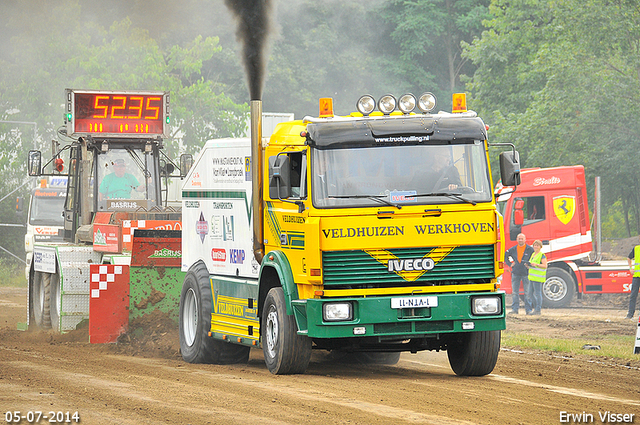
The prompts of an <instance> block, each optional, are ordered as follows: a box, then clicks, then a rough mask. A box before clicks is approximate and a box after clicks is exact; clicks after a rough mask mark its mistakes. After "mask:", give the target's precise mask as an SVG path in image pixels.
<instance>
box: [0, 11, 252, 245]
mask: <svg viewBox="0 0 640 425" xmlns="http://www.w3.org/2000/svg"><path fill="white" fill-rule="evenodd" d="M86 3H87V2H85V1H83V2H80V1H79V0H63V1H59V2H54V3H51V2H45V1H42V0H25V1H24V2H20V5H15V4H6V5H5V4H3V5H2V6H0V10H2V9H5V11H6V10H8V11H10V18H11V19H7V18H8V16H7V15H6V14H5V15H4V17H3V18H1V19H0V22H2V23H3V24H4V25H3V28H2V32H3V33H9V34H11V37H10V40H9V41H10V42H9V43H6V45H4V46H3V47H2V50H1V51H0V52H1V53H2V55H1V56H0V67H1V68H2V69H3V72H2V73H1V74H0V99H1V100H0V121H20V122H27V123H35V125H34V126H30V125H23V124H11V123H4V124H3V123H0V172H2V173H3V174H2V175H3V179H2V181H1V182H0V195H3V194H6V193H9V192H11V191H12V190H14V189H15V188H17V187H19V186H20V185H21V184H22V183H23V182H25V181H27V177H26V167H25V165H26V157H27V151H28V150H29V149H32V148H33V147H34V145H35V146H37V148H38V149H40V150H43V154H44V156H45V157H48V155H49V154H48V153H49V144H48V143H49V140H54V139H59V138H60V136H59V134H58V129H59V128H61V125H62V124H63V120H62V117H63V113H64V109H63V104H64V98H63V94H64V89H65V88H76V89H102V90H166V91H169V92H170V94H171V111H170V114H171V115H170V117H171V124H172V126H173V128H172V131H173V133H172V135H171V136H172V137H171V138H170V139H169V140H167V141H165V146H166V147H167V148H168V149H167V154H168V155H169V156H170V157H173V158H177V157H178V155H179V154H180V153H181V152H180V150H183V151H184V150H186V151H189V152H191V153H196V152H198V151H199V149H200V147H201V146H202V145H203V144H204V142H205V141H206V140H208V139H211V138H217V137H229V136H238V135H240V134H241V133H242V132H243V131H244V129H245V121H246V116H247V111H248V107H247V105H246V104H238V103H236V102H234V101H233V100H231V98H229V96H227V95H225V93H224V91H225V85H224V84H222V83H220V82H218V81H216V79H215V75H212V74H211V73H208V74H207V75H206V78H205V75H204V74H203V68H204V67H205V64H208V63H209V62H210V61H212V60H214V57H215V56H216V55H221V53H222V48H221V47H220V46H219V40H218V38H217V37H206V38H203V37H201V36H196V37H195V38H194V39H193V40H191V41H188V42H184V43H183V45H171V46H168V47H166V48H164V47H161V45H160V44H159V43H158V41H157V40H155V39H153V38H152V37H150V35H149V32H148V30H146V29H144V28H141V27H136V26H134V25H133V24H132V19H131V18H129V17H127V16H125V17H123V18H122V19H120V20H116V21H112V22H109V23H108V27H105V26H102V25H100V24H99V23H98V22H96V21H94V20H91V19H86V15H85V14H84V13H85V11H83V5H85V4H86ZM141 12H144V10H141ZM43 28H46V31H44V32H43V31H42V29H43ZM34 127H35V128H37V135H36V140H35V141H34V136H33V134H34V132H33V130H34ZM62 139H63V140H62V142H63V144H64V142H65V140H66V139H65V138H62ZM29 186H30V185H26V186H24V188H23V189H22V190H20V191H19V192H18V193H16V195H22V196H25V197H27V196H28V189H29V188H30V187H29ZM14 202H15V197H14V196H12V197H10V198H7V200H6V201H4V202H3V203H2V204H0V221H4V222H8V223H15V222H16V221H15V220H16V217H15V212H14V209H15V206H14ZM0 231H1V232H2V234H0V246H2V245H6V246H7V248H8V249H9V250H10V251H11V252H15V253H19V255H20V256H24V251H23V250H22V245H23V243H24V242H23V240H22V235H21V234H18V236H17V237H16V236H15V235H13V233H15V232H13V233H12V232H9V231H5V230H4V229H0ZM20 252H21V253H20ZM1 255H3V254H0V256H1Z"/></svg>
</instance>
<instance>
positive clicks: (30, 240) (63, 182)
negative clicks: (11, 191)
mask: <svg viewBox="0 0 640 425" xmlns="http://www.w3.org/2000/svg"><path fill="white" fill-rule="evenodd" d="M66 196H67V177H66V176H62V175H58V176H49V177H47V178H43V179H39V180H37V186H36V187H35V188H34V189H32V190H31V195H30V197H29V207H28V210H27V233H26V234H25V235H24V250H25V252H26V267H25V274H26V277H27V279H29V270H30V268H31V259H32V258H33V246H34V244H36V243H38V244H41V243H60V242H62V240H63V236H64V217H63V212H64V201H65V198H66Z"/></svg>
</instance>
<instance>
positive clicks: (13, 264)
mask: <svg viewBox="0 0 640 425" xmlns="http://www.w3.org/2000/svg"><path fill="white" fill-rule="evenodd" d="M0 274H2V276H4V277H3V279H1V280H0V286H6V287H10V288H26V287H27V278H26V277H25V275H24V263H21V262H18V261H14V260H12V259H8V258H0Z"/></svg>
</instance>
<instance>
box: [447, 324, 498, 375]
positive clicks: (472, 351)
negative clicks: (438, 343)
mask: <svg viewBox="0 0 640 425" xmlns="http://www.w3.org/2000/svg"><path fill="white" fill-rule="evenodd" d="M499 352H500V331H479V332H463V333H459V334H456V335H452V340H451V341H449V344H448V346H447V356H448V357H449V364H450V365H451V369H452V370H453V371H454V372H455V374H456V375H459V376H483V375H487V374H489V373H491V372H492V371H493V368H494V367H495V366H496V362H497V361H498V353H499Z"/></svg>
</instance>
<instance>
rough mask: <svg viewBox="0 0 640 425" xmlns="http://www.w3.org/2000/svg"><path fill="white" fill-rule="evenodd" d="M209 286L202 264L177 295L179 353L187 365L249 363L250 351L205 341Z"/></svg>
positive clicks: (206, 273)
mask: <svg viewBox="0 0 640 425" xmlns="http://www.w3.org/2000/svg"><path fill="white" fill-rule="evenodd" d="M211 300H212V297H211V286H210V283H209V272H208V271H207V268H206V266H205V265H204V264H203V263H202V262H198V263H196V264H194V265H193V266H191V268H190V269H189V271H188V272H187V275H186V276H185V278H184V283H183V285H182V291H181V293H180V312H179V328H180V353H181V355H182V358H183V359H184V361H186V362H188V363H215V364H233V363H246V362H247V361H249V351H250V347H246V346H243V345H236V344H231V343H228V342H223V341H220V340H217V339H213V338H211V337H209V331H210V330H211V312H212V309H211Z"/></svg>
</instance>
